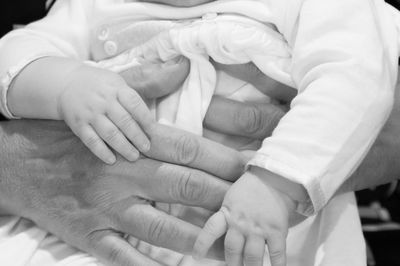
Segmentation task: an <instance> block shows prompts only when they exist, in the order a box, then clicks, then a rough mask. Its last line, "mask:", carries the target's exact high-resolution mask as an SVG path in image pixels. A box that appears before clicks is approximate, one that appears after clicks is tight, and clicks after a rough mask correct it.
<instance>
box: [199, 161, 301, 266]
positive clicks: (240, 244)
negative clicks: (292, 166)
mask: <svg viewBox="0 0 400 266" xmlns="http://www.w3.org/2000/svg"><path fill="white" fill-rule="evenodd" d="M268 175H270V176H271V177H272V179H271V180H273V179H274V178H276V177H278V176H277V175H275V174H273V173H271V172H269V171H266V170H264V169H260V168H257V167H253V168H251V169H250V170H249V171H247V172H246V173H244V174H243V175H242V176H241V177H240V178H239V179H238V180H237V181H236V182H235V183H234V184H233V185H232V187H231V188H230V189H229V190H228V192H227V194H226V195H225V198H224V201H223V203H222V207H221V209H220V210H219V211H218V212H216V213H215V214H214V215H212V216H211V217H210V218H209V219H208V221H207V222H206V224H205V225H204V228H203V229H202V231H201V232H200V234H199V236H198V238H197V240H196V242H195V245H194V251H193V257H194V258H195V259H201V258H203V257H205V255H206V254H207V251H208V249H209V248H210V247H211V246H212V244H213V243H214V242H215V241H216V240H217V239H218V238H220V237H222V236H223V235H224V234H225V233H226V236H225V260H226V263H227V265H229V266H242V265H246V266H262V265H263V259H264V253H265V244H267V246H268V250H269V256H270V260H271V265H272V266H284V265H286V237H287V233H288V228H289V221H290V219H291V216H292V214H294V213H295V207H296V204H295V200H293V199H292V198H291V197H289V196H288V195H287V194H286V193H284V192H281V190H279V189H276V188H275V187H276V186H274V185H272V183H273V182H272V183H269V182H268V180H269V178H268ZM278 178H279V177H278Z"/></svg>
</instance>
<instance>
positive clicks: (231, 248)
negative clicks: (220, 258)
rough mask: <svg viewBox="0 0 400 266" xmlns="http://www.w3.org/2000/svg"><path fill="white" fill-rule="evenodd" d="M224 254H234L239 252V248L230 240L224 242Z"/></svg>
mask: <svg viewBox="0 0 400 266" xmlns="http://www.w3.org/2000/svg"><path fill="white" fill-rule="evenodd" d="M224 251H225V255H227V256H234V255H238V254H240V253H241V250H240V249H239V248H237V247H236V245H235V244H234V243H232V242H229V241H228V242H225V247H224Z"/></svg>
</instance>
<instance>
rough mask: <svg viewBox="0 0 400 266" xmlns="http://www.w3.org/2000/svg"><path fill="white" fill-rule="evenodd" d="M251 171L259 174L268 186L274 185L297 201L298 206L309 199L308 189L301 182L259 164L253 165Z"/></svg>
mask: <svg viewBox="0 0 400 266" xmlns="http://www.w3.org/2000/svg"><path fill="white" fill-rule="evenodd" d="M249 171H250V172H251V173H252V174H254V175H256V176H258V177H259V178H260V179H261V180H262V181H263V182H264V183H265V184H267V185H268V186H270V187H273V188H275V189H276V190H279V191H280V192H282V193H283V194H285V195H286V196H287V197H289V198H290V199H291V200H293V201H294V202H295V204H296V206H297V205H298V204H299V203H303V202H306V201H307V200H308V195H307V191H306V189H305V188H304V187H303V186H302V185H301V184H298V183H294V182H292V181H290V180H288V179H286V178H284V177H282V176H279V175H277V174H275V173H273V172H270V171H269V170H267V169H263V168H260V167H257V166H251V167H250V168H249Z"/></svg>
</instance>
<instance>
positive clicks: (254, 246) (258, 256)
mask: <svg viewBox="0 0 400 266" xmlns="http://www.w3.org/2000/svg"><path fill="white" fill-rule="evenodd" d="M264 252H265V240H264V238H262V237H261V236H256V235H250V236H249V237H247V239H246V245H245V248H244V254H243V260H244V264H245V265H246V266H262V265H263V258H264Z"/></svg>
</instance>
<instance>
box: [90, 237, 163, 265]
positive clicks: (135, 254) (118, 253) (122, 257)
mask: <svg viewBox="0 0 400 266" xmlns="http://www.w3.org/2000/svg"><path fill="white" fill-rule="evenodd" d="M89 239H90V243H89V246H90V247H91V249H92V250H91V254H93V255H94V256H95V257H96V258H99V259H100V260H103V261H104V262H106V263H107V264H111V265H119V266H136V265H148V266H161V264H159V263H157V262H155V261H154V260H152V259H150V258H149V257H147V256H145V255H143V254H142V253H140V252H139V251H137V250H136V249H135V248H134V247H133V246H131V245H130V244H129V243H128V242H127V241H126V239H124V238H122V236H121V235H120V234H117V233H115V232H112V231H110V230H105V231H95V232H93V233H91V235H89Z"/></svg>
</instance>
